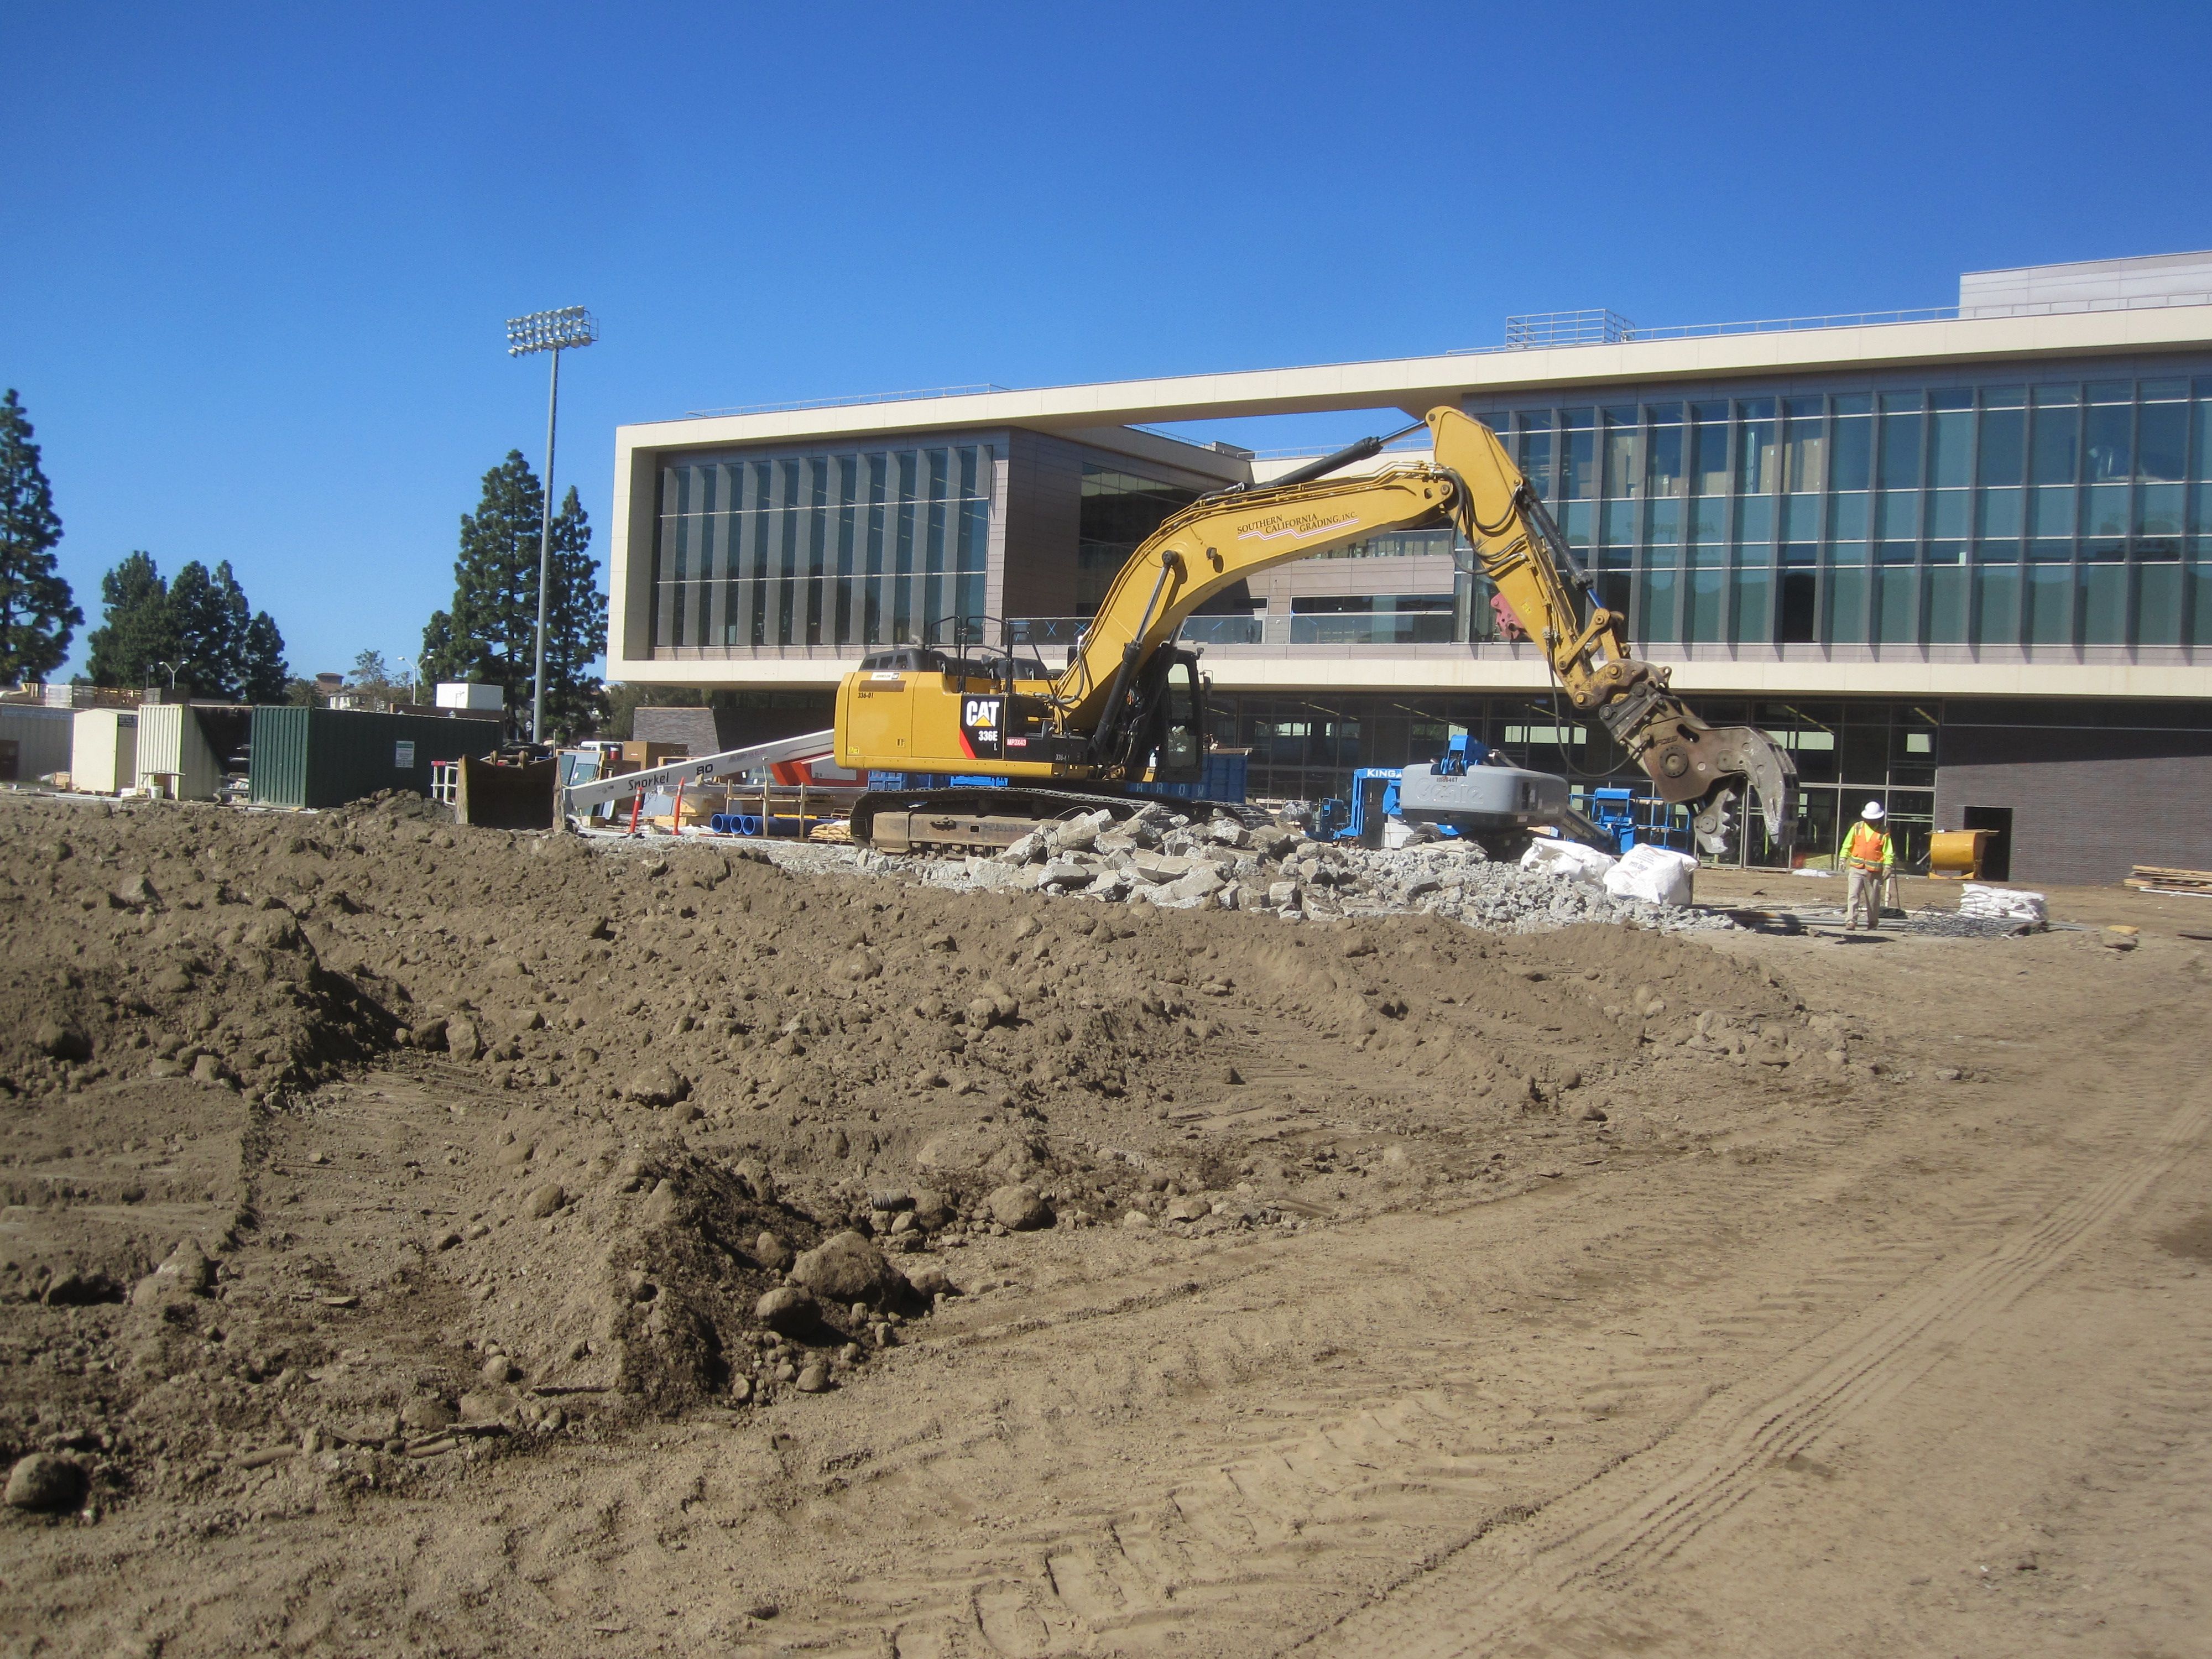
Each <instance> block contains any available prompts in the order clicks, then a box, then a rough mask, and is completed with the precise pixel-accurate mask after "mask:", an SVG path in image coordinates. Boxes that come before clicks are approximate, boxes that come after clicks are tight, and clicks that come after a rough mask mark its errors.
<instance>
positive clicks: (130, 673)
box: [85, 552, 177, 685]
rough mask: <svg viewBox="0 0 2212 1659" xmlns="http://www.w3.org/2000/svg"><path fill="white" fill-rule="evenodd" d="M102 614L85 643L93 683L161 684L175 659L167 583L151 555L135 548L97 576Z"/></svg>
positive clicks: (165, 681)
mask: <svg viewBox="0 0 2212 1659" xmlns="http://www.w3.org/2000/svg"><path fill="white" fill-rule="evenodd" d="M100 604H101V605H102V606H104V607H105V609H106V617H105V618H104V619H103V621H102V622H101V624H100V626H99V627H98V628H95V629H93V630H92V632H91V634H90V635H88V636H87V638H86V641H85V643H86V644H87V645H88V646H90V647H92V656H91V659H90V660H89V661H88V663H87V664H86V671H87V672H88V673H89V674H90V675H91V677H92V683H93V684H94V685H161V684H166V683H167V670H166V669H164V668H163V667H162V666H161V665H162V664H163V663H173V662H175V661H176V660H177V630H176V626H175V623H173V620H172V619H171V617H170V615H169V584H168V583H167V582H166V581H164V580H162V579H161V569H160V568H159V567H158V566H156V565H155V562H154V559H153V556H152V555H151V554H149V553H145V552H136V553H133V554H131V556H130V557H129V558H127V559H125V560H124V561H123V562H122V563H121V564H118V565H117V566H116V567H115V568H114V569H112V570H111V571H109V572H108V573H107V574H106V575H104V576H102V577H101V578H100Z"/></svg>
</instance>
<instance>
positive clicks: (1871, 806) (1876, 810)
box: [1859, 800, 1881, 823]
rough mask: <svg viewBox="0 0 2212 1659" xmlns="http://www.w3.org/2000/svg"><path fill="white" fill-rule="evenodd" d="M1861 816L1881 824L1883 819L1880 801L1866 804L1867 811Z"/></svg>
mask: <svg viewBox="0 0 2212 1659" xmlns="http://www.w3.org/2000/svg"><path fill="white" fill-rule="evenodd" d="M1859 816H1860V817H1863V818H1866V819H1868V820H1869V821H1871V822H1876V823H1878V822H1880V821H1881V802H1880V801H1878V800H1870V801H1869V802H1868V803H1867V804H1866V811H1863V812H1862V813H1860V814H1859Z"/></svg>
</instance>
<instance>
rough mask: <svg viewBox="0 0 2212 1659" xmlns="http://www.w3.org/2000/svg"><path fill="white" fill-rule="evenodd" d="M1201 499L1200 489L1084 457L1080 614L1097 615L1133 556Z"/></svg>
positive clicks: (1078, 556) (1077, 589)
mask: <svg viewBox="0 0 2212 1659" xmlns="http://www.w3.org/2000/svg"><path fill="white" fill-rule="evenodd" d="M1197 499H1198V492H1197V491H1196V490H1195V489H1183V488H1182V487H1180V486H1179V485H1176V484H1171V483H1162V482H1161V481H1160V480H1159V479H1158V478H1146V477H1139V475H1137V474H1136V473H1133V472H1125V471H1121V469H1120V468H1118V467H1110V466H1094V465H1091V463H1090V462H1088V461H1086V462H1085V463H1084V466H1083V505H1082V508H1081V510H1080V516H1079V520H1078V524H1077V530H1076V551H1075V614H1076V615H1078V616H1080V617H1089V616H1091V615H1093V614H1095V613H1096V612H1097V609H1098V607H1099V606H1100V605H1103V604H1105V602H1106V593H1107V590H1108V589H1109V588H1111V587H1112V586H1114V578H1115V576H1117V575H1119V574H1121V567H1122V566H1123V565H1125V564H1127V563H1128V562H1129V556H1130V555H1131V554H1132V553H1134V552H1135V551H1136V550H1137V549H1138V548H1139V547H1140V546H1142V545H1143V544H1144V542H1145V538H1146V537H1148V536H1150V535H1151V534H1152V532H1154V531H1155V530H1158V528H1159V527H1160V526H1162V525H1163V524H1164V523H1166V522H1167V520H1169V519H1170V518H1172V517H1173V516H1174V515H1175V514H1176V513H1180V512H1181V511H1182V509H1183V508H1184V507H1188V506H1189V505H1190V504H1191V503H1192V502H1193V501H1196V500H1197Z"/></svg>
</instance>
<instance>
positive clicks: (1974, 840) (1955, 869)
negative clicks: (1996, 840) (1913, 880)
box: [1928, 829, 1993, 881]
mask: <svg viewBox="0 0 2212 1659" xmlns="http://www.w3.org/2000/svg"><path fill="white" fill-rule="evenodd" d="M1992 833H1993V832H1992V831H1990V830H1987V829H1938V830H1937V831H1936V833H1935V834H1934V835H1932V836H1929V838H1928V873H1929V875H1930V876H1933V877H1934V878H1936V880H1938V881H1972V880H1973V879H1974V878H1976V877H1977V876H1978V875H1980V874H1981V873H1982V851H1983V848H1985V847H1987V846H1988V845H1989V840H1990V835H1991V834H1992Z"/></svg>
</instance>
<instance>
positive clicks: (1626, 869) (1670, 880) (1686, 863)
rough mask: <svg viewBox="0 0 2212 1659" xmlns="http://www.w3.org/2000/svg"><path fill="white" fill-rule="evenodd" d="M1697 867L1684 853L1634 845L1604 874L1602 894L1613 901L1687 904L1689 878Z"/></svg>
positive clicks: (1641, 844) (1694, 861)
mask: <svg viewBox="0 0 2212 1659" xmlns="http://www.w3.org/2000/svg"><path fill="white" fill-rule="evenodd" d="M1697 867H1698V861H1697V860H1695V859H1693V858H1692V857H1691V856H1690V855H1689V854H1687V853H1675V852H1670V851H1668V849H1667V848H1664V847H1646V846H1644V844H1643V843H1642V842H1638V843H1637V844H1636V845H1635V846H1633V847H1632V848H1629V849H1628V850H1627V851H1626V853H1623V854H1621V855H1620V862H1619V863H1617V864H1615V865H1614V866H1613V868H1612V869H1610V870H1608V871H1607V872H1605V890H1606V891H1607V892H1608V893H1610V894H1612V895H1613V896H1614V897H1615V898H1627V899H1643V900H1644V901H1645V902H1647V903H1651V904H1673V905H1683V904H1687V903H1688V902H1690V878H1691V876H1692V873H1693V872H1695V871H1696V870H1697Z"/></svg>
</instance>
